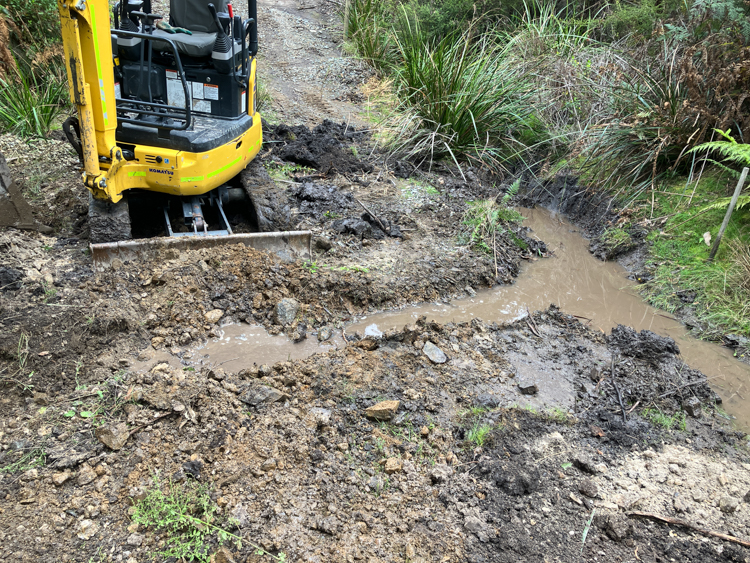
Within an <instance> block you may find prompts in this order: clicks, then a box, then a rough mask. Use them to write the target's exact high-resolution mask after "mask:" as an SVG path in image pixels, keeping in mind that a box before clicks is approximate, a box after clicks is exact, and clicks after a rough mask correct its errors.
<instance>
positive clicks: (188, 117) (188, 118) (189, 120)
mask: <svg viewBox="0 0 750 563" xmlns="http://www.w3.org/2000/svg"><path fill="white" fill-rule="evenodd" d="M111 32H112V33H113V34H114V35H116V36H118V37H126V38H127V37H130V38H140V39H145V40H147V41H152V40H154V36H153V35H151V34H149V33H140V32H136V31H125V30H122V29H113V30H111ZM158 41H164V42H165V43H168V44H169V46H170V47H171V48H172V52H173V54H174V58H175V61H176V63H177V72H178V73H179V75H180V81H181V82H182V89H183V91H184V93H185V109H184V110H180V108H177V107H175V106H170V105H167V104H160V103H158V102H154V101H148V102H146V101H143V100H128V99H124V98H115V102H116V103H122V104H137V105H142V106H145V107H148V108H155V109H166V110H168V111H173V112H175V111H176V112H181V111H184V112H185V113H184V117H183V116H182V114H180V113H176V114H175V113H173V114H170V113H157V112H152V111H146V110H143V111H140V110H138V109H133V110H130V111H138V112H139V113H142V114H144V115H157V116H160V117H169V118H172V119H180V120H182V119H184V120H185V124H184V125H182V126H179V127H177V126H174V125H165V124H160V123H153V122H150V121H143V120H138V119H132V118H129V117H120V116H119V115H118V116H117V119H118V121H121V122H123V123H132V124H135V125H145V126H147V127H156V128H158V129H170V130H174V131H184V130H186V129H189V128H190V126H191V125H192V124H193V112H192V108H191V107H190V91H189V89H188V85H187V80H185V71H184V70H183V68H182V61H181V60H180V54H179V52H178V51H177V45H176V44H175V42H174V41H172V40H171V39H169V38H167V37H159V38H158ZM151 49H152V47H151V44H149V65H150V63H151V52H152V51H151ZM143 54H144V53H143V49H141V83H142V82H143V70H142V69H143ZM148 85H149V91H150V90H151V73H150V72H149V75H148ZM122 111H126V110H124V109H123V110H122Z"/></svg>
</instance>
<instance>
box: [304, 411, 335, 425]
mask: <svg viewBox="0 0 750 563" xmlns="http://www.w3.org/2000/svg"><path fill="white" fill-rule="evenodd" d="M309 413H310V416H311V417H312V419H313V421H314V422H315V425H316V426H320V427H323V426H329V425H330V424H331V409H324V408H322V407H313V408H311V409H310V410H309Z"/></svg>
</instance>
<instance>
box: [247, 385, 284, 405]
mask: <svg viewBox="0 0 750 563" xmlns="http://www.w3.org/2000/svg"><path fill="white" fill-rule="evenodd" d="M288 398H289V395H287V394H286V393H282V392H281V391H279V390H278V389H274V388H273V387H266V386H265V385H253V386H251V387H249V388H248V389H245V391H244V392H243V393H242V394H241V395H240V397H239V399H240V401H242V402H243V403H247V404H248V405H253V406H255V405H259V404H261V403H276V402H278V401H283V400H285V399H288Z"/></svg>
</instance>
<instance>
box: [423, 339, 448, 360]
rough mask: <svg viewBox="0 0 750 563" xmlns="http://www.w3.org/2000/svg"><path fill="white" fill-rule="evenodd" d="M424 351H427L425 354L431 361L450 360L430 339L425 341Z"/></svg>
mask: <svg viewBox="0 0 750 563" xmlns="http://www.w3.org/2000/svg"><path fill="white" fill-rule="evenodd" d="M422 352H424V353H425V355H426V356H427V357H428V358H429V359H430V361H431V362H432V363H433V364H444V363H445V362H447V361H448V357H447V356H446V355H445V352H443V351H442V350H441V349H440V348H438V347H437V346H435V345H434V344H433V343H432V342H430V341H429V340H428V341H427V342H425V343H424V346H423V347H422Z"/></svg>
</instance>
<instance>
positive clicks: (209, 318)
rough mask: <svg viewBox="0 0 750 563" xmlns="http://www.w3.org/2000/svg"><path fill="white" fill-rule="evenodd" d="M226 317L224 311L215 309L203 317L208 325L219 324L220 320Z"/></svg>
mask: <svg viewBox="0 0 750 563" xmlns="http://www.w3.org/2000/svg"><path fill="white" fill-rule="evenodd" d="M223 316H224V311H222V310H221V309H213V310H211V311H209V312H208V313H206V314H205V315H203V317H204V318H205V319H206V322H207V323H208V324H216V323H218V322H219V319H221V317H223Z"/></svg>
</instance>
